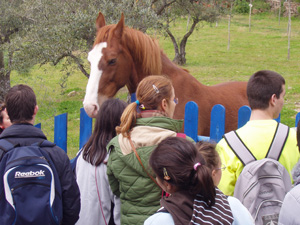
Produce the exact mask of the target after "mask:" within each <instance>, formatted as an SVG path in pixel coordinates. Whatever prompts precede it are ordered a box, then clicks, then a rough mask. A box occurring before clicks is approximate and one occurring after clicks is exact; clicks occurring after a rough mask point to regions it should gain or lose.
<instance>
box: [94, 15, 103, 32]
mask: <svg viewBox="0 0 300 225" xmlns="http://www.w3.org/2000/svg"><path fill="white" fill-rule="evenodd" d="M104 26H105V18H104V16H103V14H102V13H101V12H99V14H98V17H97V19H96V28H97V30H99V29H100V28H101V27H104Z"/></svg>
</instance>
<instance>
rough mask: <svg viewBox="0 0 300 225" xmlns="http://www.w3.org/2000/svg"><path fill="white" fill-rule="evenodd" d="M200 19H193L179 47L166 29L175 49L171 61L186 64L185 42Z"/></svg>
mask: <svg viewBox="0 0 300 225" xmlns="http://www.w3.org/2000/svg"><path fill="white" fill-rule="evenodd" d="M199 22H200V20H198V19H193V24H192V26H191V28H190V30H189V31H188V32H187V33H186V34H185V35H184V37H183V38H182V40H181V42H180V48H178V44H177V42H176V39H175V37H174V35H173V34H172V33H171V31H170V30H169V29H167V30H166V31H167V33H168V35H169V36H170V38H171V40H172V42H173V46H174V49H175V57H174V59H173V62H174V63H176V64H178V65H181V66H182V65H185V64H186V58H185V55H186V52H185V47H186V43H187V40H188V38H189V37H190V36H191V34H192V33H193V31H194V29H195V27H196V25H197V23H199Z"/></svg>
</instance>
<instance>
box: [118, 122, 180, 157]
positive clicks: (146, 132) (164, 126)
mask: <svg viewBox="0 0 300 225" xmlns="http://www.w3.org/2000/svg"><path fill="white" fill-rule="evenodd" d="M182 125H183V120H174V119H171V118H168V117H149V118H139V119H137V123H136V126H135V127H134V128H133V129H132V130H131V132H130V137H131V140H132V142H133V144H134V147H135V148H136V149H138V148H141V147H148V146H155V145H157V143H160V142H161V141H162V140H164V139H165V138H167V137H175V136H176V134H177V133H178V132H180V130H181V128H182ZM118 142H119V145H120V149H121V151H122V153H123V154H124V155H127V154H129V153H131V152H132V147H131V145H130V142H129V139H128V138H127V137H124V136H123V135H122V134H120V135H119V136H118Z"/></svg>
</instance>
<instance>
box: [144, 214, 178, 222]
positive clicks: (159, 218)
mask: <svg viewBox="0 0 300 225" xmlns="http://www.w3.org/2000/svg"><path fill="white" fill-rule="evenodd" d="M156 224H168V225H173V224H174V220H173V217H172V215H171V214H170V213H168V212H157V213H155V214H153V215H152V216H150V217H149V218H148V219H146V220H145V222H144V225H156Z"/></svg>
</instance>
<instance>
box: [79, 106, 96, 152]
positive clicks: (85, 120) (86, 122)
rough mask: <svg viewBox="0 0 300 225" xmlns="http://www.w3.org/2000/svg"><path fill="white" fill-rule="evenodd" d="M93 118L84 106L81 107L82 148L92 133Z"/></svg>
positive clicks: (80, 146)
mask: <svg viewBox="0 0 300 225" xmlns="http://www.w3.org/2000/svg"><path fill="white" fill-rule="evenodd" d="M92 127H93V119H92V118H91V117H89V116H88V114H87V113H86V112H85V110H84V108H81V109H80V135H79V149H81V148H82V147H83V146H84V145H85V143H86V142H87V141H88V139H89V138H90V136H91V134H92Z"/></svg>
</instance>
